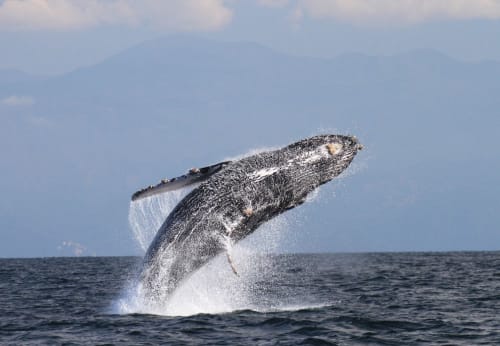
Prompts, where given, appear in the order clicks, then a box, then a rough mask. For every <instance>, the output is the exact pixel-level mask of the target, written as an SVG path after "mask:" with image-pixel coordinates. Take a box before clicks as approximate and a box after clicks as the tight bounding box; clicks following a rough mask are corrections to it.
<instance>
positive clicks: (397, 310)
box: [0, 252, 500, 345]
mask: <svg viewBox="0 0 500 346" xmlns="http://www.w3.org/2000/svg"><path fill="white" fill-rule="evenodd" d="M139 260H140V259H138V258H134V257H122V258H120V257H103V258H47V259H2V260H0V343H1V344H2V345H3V344H5V345H9V344H12V345H19V344H23V345H26V344H33V345H38V344H54V345H57V344H65V345H73V344H74V345H82V344H84V345H85V344H88V345H105V344H106V345H125V344H133V345H155V344H173V345H200V344H203V345H235V344H244V345H293V344H296V345H500V253H499V252H489V253H487V252H484V253H480V252H477V253H381V254H355V255H349V254H340V255H339V254H333V255H282V256H275V257H272V258H271V259H269V260H268V264H267V266H268V267H269V266H270V267H271V268H272V270H270V271H268V274H266V275H265V276H263V277H262V278H261V280H260V281H256V282H254V283H252V285H253V287H252V292H253V297H252V299H254V301H255V306H256V307H257V308H256V310H259V311H260V312H259V311H253V310H251V309H247V310H241V311H232V312H227V313H222V314H196V315H191V316H183V317H178V316H162V315H151V314H118V313H117V312H118V311H119V310H117V308H116V301H117V299H119V297H120V296H123V288H124V287H125V286H126V285H127V283H128V282H130V280H132V278H133V277H134V275H135V273H136V270H137V262H138V261H139ZM181 289H182V288H181ZM208 292H210V291H208ZM206 298H207V301H209V300H210V293H209V294H208V296H207V297H206ZM280 300H281V301H282V302H281V303H282V304H281V303H280ZM266 305H269V307H270V308H269V309H268V310H267V311H266V309H265V306H266ZM251 306H252V305H251V303H250V307H251ZM280 306H281V308H280ZM181 308H182V307H181Z"/></svg>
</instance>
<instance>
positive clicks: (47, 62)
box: [0, 0, 500, 257]
mask: <svg viewBox="0 0 500 346" xmlns="http://www.w3.org/2000/svg"><path fill="white" fill-rule="evenodd" d="M197 39H200V40H197ZM221 42H222V43H224V42H229V43H230V44H228V45H224V44H221ZM251 42H255V43H257V44H258V45H253V44H251ZM499 43H500V0H406V1H402V0H378V1H373V0H257V1H238V0H227V1H223V0H198V1H197V0H179V1H175V0H170V1H161V0H142V1H134V0H85V1H84V0H0V47H1V54H0V156H2V157H3V159H2V161H1V162H0V169H1V170H2V172H3V174H4V177H5V178H4V180H2V181H0V188H1V189H4V191H2V192H3V195H4V198H3V200H0V228H1V229H0V232H3V233H4V235H5V237H6V238H5V239H6V241H4V242H2V244H0V257H5V256H7V257H26V256H28V257H30V256H54V255H61V254H63V255H67V254H74V255H93V254H97V255H128V254H137V253H138V252H137V249H136V248H134V245H133V239H132V238H133V237H132V235H131V230H130V229H127V227H128V225H127V212H128V209H127V208H128V203H129V196H130V194H131V193H132V192H133V191H135V189H138V188H140V187H143V186H146V185H149V184H151V183H154V182H155V181H157V179H159V178H163V177H164V176H165V175H166V176H170V177H171V176H172V175H175V174H176V173H177V174H180V173H182V172H183V171H182V169H185V168H186V167H188V168H189V167H191V166H187V165H192V164H193V162H195V163H196V162H199V163H200V164H202V165H203V164H211V163H215V162H217V160H221V159H223V158H227V157H231V156H236V155H240V154H242V153H244V152H247V151H248V150H250V149H254V148H261V147H276V146H280V145H286V144H288V143H290V142H292V141H293V140H295V139H299V138H303V137H305V136H308V135H313V134H316V133H317V132H318V131H319V130H320V131H322V132H325V130H326V131H328V132H331V131H334V132H337V131H339V132H341V133H345V132H351V131H352V132H355V133H356V134H357V135H358V137H360V138H361V140H362V142H363V144H365V147H366V150H364V151H363V152H362V153H361V154H360V159H359V161H360V162H359V163H358V162H357V161H356V167H355V169H354V171H355V172H356V173H355V174H351V175H352V176H349V177H348V179H345V180H342V181H341V182H339V183H338V184H336V185H335V191H333V192H332V189H329V190H327V192H326V196H327V197H324V196H325V195H322V196H323V197H319V198H318V200H319V202H318V203H315V204H312V205H305V206H303V207H301V211H299V212H298V214H294V215H298V216H297V217H295V216H293V217H292V218H291V219H290V220H292V221H291V223H292V224H293V225H292V226H291V227H292V228H294V229H295V231H301V229H302V228H314V229H316V231H318V230H319V231H318V232H316V233H312V234H306V235H302V236H299V237H298V242H299V243H303V244H309V245H307V246H304V247H302V248H300V247H298V248H297V246H296V245H295V248H293V249H294V250H299V251H308V252H314V251H338V252H345V251H354V252H356V251H420V250H426V251H428V250H431V251H437V250H483V249H486V250H495V249H496V250H498V245H497V244H499V243H500V231H499V230H498V227H497V225H498V215H500V213H498V210H497V209H498V205H500V203H499V201H498V198H499V197H498V196H499V195H500V193H498V192H499V191H498V186H500V182H499V181H498V179H499V178H498V177H497V176H496V174H495V172H494V171H492V170H491V168H490V167H493V169H495V168H498V167H500V156H499V155H498V153H497V151H496V150H495V147H496V145H495V140H496V138H498V135H500V122H499V121H500V120H499V119H500V117H498V116H497V112H498V109H499V107H500V106H499V101H498V98H497V97H496V95H497V94H498V90H500V77H499V78H497V76H500V67H499V66H500V65H499V64H500V44H499ZM268 48H270V50H269V49H268ZM127 49H128V50H127ZM186 52H187V53H186ZM189 52H195V54H196V56H195V57H193V56H191V55H189ZM207 52H210V53H211V54H206V53H207ZM177 53H179V54H177ZM358 53H360V54H358ZM228 56H234V57H236V59H239V60H238V61H230V60H229V58H228ZM253 59H256V61H257V63H256V64H255V65H252V61H253ZM259 64H262V65H259ZM297 67H298V68H299V70H296V68H297ZM10 69H14V70H18V71H22V72H25V73H28V74H33V75H34V76H30V77H29V78H30V79H29V83H28V82H27V84H26V85H23V84H22V83H20V86H19V85H16V84H15V83H14V84H12V85H11V84H9V82H8V78H21V80H22V75H19V74H15V73H14V74H12V75H11V74H9V73H5V70H10ZM193 71H196V72H193ZM218 71H221V75H220V76H219V75H217V73H218ZM234 71H238V73H240V74H239V75H238V74H236V75H233V73H236V72H234ZM7 72H12V71H7ZM129 72H130V73H129ZM344 72H345V73H344ZM274 73H275V74H274ZM323 73H324V75H323ZM9 76H14V77H9ZM47 76H48V77H47ZM310 76H314V78H313V79H311V77H310ZM31 77H33V78H31ZM45 77H47V78H46V79H44V78H45ZM219 77H220V78H219ZM273 77H276V78H274V79H273ZM1 78H5V80H1ZM26 78H28V77H26ZM37 78H40V79H37ZM240 80H241V82H240ZM39 81H40V82H39ZM381 81H382V83H383V84H380V83H381ZM245 83H247V84H245ZM259 83H261V84H259ZM253 85H260V86H259V87H257V88H253ZM256 89H257V90H256ZM330 92H331V93H332V94H331V95H330V94H329V93H330ZM228 95H229V96H228ZM270 95H271V96H270ZM372 113H373V114H372ZM248 119H250V120H251V121H250V122H247V123H245V124H246V126H244V127H243V129H241V123H242V122H245V121H247V120H248ZM252 120H255V121H252ZM259 120H262V121H266V126H265V127H262V126H261V125H260V122H259ZM173 124H174V126H173ZM283 124H286V126H283ZM227 129H231V130H230V131H227ZM238 129H239V130H238ZM186 137H187V139H188V141H185V139H186ZM181 141H182V143H185V142H187V143H191V144H192V143H197V142H198V141H202V143H204V144H203V145H202V146H201V147H198V146H197V144H195V145H192V146H190V145H189V144H185V145H182V146H181V147H179V148H176V146H178V143H179V142H181ZM228 143H231V144H230V145H229V144H228ZM193 147H195V148H199V149H200V150H192V149H193ZM158 157H166V158H168V160H158ZM79 179H81V181H80V180H79ZM483 184H486V185H483ZM332 195H335V198H331V196H332ZM328 196H329V197H328ZM360 199H363V201H362V202H360ZM297 209H299V208H297ZM332 209H333V210H334V211H336V212H337V214H336V213H334V212H331V210H332ZM338 213H342V214H343V216H344V217H343V218H342V217H339V215H338ZM308 220H309V221H308ZM311 220H314V221H311ZM332 225H341V226H342V227H343V229H342V230H338V231H337V233H331V234H327V231H324V230H328V229H329V228H330V227H332ZM312 226H314V227H312ZM299 229H300V230H299ZM322 232H323V233H322ZM99 237H101V239H99ZM31 239H33V241H32V242H30V240H31Z"/></svg>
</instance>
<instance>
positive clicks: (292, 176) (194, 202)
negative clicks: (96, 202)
mask: <svg viewBox="0 0 500 346" xmlns="http://www.w3.org/2000/svg"><path fill="white" fill-rule="evenodd" d="M362 148H363V146H362V145H361V144H360V143H359V142H358V140H357V139H356V137H353V136H344V135H318V136H314V137H311V138H307V139H303V140H300V141H298V142H295V143H292V144H290V145H288V146H286V147H283V148H281V149H278V150H273V151H265V152H261V153H258V154H255V155H251V156H247V157H244V158H242V159H239V160H234V161H225V162H221V163H218V164H215V165H212V166H207V167H203V168H200V169H191V170H190V171H189V172H188V173H187V174H186V175H183V176H181V177H178V178H174V179H171V180H169V179H164V180H162V181H161V182H160V183H159V184H158V185H156V186H149V187H147V188H145V189H142V190H140V191H137V192H136V193H134V194H133V196H132V200H134V201H135V200H138V199H142V198H146V197H149V196H152V195H155V194H158V193H163V192H167V191H171V190H175V189H178V188H182V187H185V186H187V185H190V184H195V183H199V186H197V187H196V188H195V189H193V190H192V191H191V192H190V193H189V194H188V195H186V196H185V197H184V198H183V199H182V200H181V201H180V202H179V203H178V204H177V206H176V207H175V208H174V209H173V210H172V212H171V213H170V214H169V215H168V216H167V218H166V220H165V221H164V223H163V224H162V226H161V227H160V229H159V230H158V232H157V234H156V236H155V238H154V239H153V241H152V243H151V245H150V246H149V249H148V250H147V252H146V255H145V258H144V262H143V267H142V272H141V274H140V282H141V286H142V289H143V293H144V296H145V297H148V298H149V299H152V300H153V301H157V300H159V299H160V300H162V299H165V298H168V296H169V295H170V294H171V293H172V292H173V291H174V290H175V288H176V287H178V285H179V283H180V282H181V281H182V280H184V279H185V278H187V277H188V276H189V275H190V274H192V273H194V272H195V271H196V270H197V269H199V268H200V267H201V266H203V265H204V264H206V263H207V262H208V261H209V260H210V259H212V258H214V257H215V256H216V255H218V254H219V253H221V252H223V251H225V250H227V244H228V243H236V242H238V241H239V240H241V239H243V238H245V237H246V236H248V235H249V234H251V233H252V232H254V231H255V230H256V229H257V228H258V227H259V226H260V225H261V224H262V223H264V222H266V221H268V220H270V219H272V218H273V217H275V216H277V215H279V214H281V213H283V212H285V211H287V210H290V209H292V208H295V207H296V206H298V205H300V204H302V203H303V202H304V201H305V200H306V198H307V196H308V194H310V193H311V192H312V191H314V190H315V189H316V188H318V187H319V186H320V185H322V184H325V183H327V182H328V181H330V180H332V179H333V178H334V177H336V176H338V175H339V174H340V173H342V172H343V171H344V170H345V169H346V168H347V167H348V166H349V164H350V163H351V161H352V160H353V158H354V156H355V155H356V154H357V152H358V151H359V150H361V149H362ZM228 260H229V263H230V265H231V268H232V269H233V271H234V272H235V274H237V271H236V269H235V268H234V266H233V264H232V261H231V258H230V257H229V254H228Z"/></svg>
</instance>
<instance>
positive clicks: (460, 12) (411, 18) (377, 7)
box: [292, 0, 500, 25]
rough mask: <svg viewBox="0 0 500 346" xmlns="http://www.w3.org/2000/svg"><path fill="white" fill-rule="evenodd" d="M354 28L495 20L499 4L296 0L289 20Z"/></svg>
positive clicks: (490, 0) (487, 0) (483, 0)
mask: <svg viewBox="0 0 500 346" xmlns="http://www.w3.org/2000/svg"><path fill="white" fill-rule="evenodd" d="M305 16H308V17H310V18H314V19H337V20H342V21H347V22H352V23H356V24H362V25H365V24H378V25H380V24H382V25H384V24H415V23H419V22H425V21H431V20H443V19H459V20H463V19H481V18H482V19H499V18H500V0H298V1H297V2H296V4H295V8H294V12H293V14H292V17H293V18H294V19H296V20H301V19H302V18H304V17H305Z"/></svg>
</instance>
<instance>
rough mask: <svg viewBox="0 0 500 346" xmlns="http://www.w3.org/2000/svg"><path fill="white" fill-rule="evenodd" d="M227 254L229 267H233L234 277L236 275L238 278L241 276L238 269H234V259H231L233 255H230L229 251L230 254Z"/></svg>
mask: <svg viewBox="0 0 500 346" xmlns="http://www.w3.org/2000/svg"><path fill="white" fill-rule="evenodd" d="M226 253H227V260H228V262H229V265H230V266H231V269H232V270H233V273H234V275H236V276H240V275H239V274H238V272H237V271H236V268H235V267H234V264H233V259H232V258H231V254H230V253H229V251H228V252H226Z"/></svg>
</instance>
